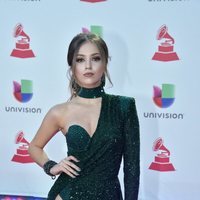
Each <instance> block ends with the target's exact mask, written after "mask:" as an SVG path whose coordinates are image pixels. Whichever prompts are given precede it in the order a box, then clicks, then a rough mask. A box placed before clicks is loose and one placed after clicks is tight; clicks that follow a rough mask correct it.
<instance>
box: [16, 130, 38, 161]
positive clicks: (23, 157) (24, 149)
mask: <svg viewBox="0 0 200 200" xmlns="http://www.w3.org/2000/svg"><path fill="white" fill-rule="evenodd" d="M15 144H18V145H19V146H18V148H17V150H16V153H15V155H14V156H13V158H12V161H13V162H18V163H33V162H34V161H33V160H32V159H31V157H30V155H29V153H28V146H29V142H28V141H27V140H26V139H25V138H24V133H23V132H22V131H20V132H19V133H18V134H17V136H16V140H15Z"/></svg>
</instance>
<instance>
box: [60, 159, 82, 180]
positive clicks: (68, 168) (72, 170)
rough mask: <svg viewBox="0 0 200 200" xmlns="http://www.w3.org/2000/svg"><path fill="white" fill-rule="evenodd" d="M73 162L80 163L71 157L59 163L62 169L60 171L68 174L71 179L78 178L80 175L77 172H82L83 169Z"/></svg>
mask: <svg viewBox="0 0 200 200" xmlns="http://www.w3.org/2000/svg"><path fill="white" fill-rule="evenodd" d="M71 161H75V162H79V160H77V159H76V158H75V157H74V156H69V157H67V158H65V159H63V160H62V161H61V162H60V163H59V166H60V167H61V169H60V170H61V171H62V172H64V173H66V174H68V175H69V176H70V177H72V178H76V176H78V175H79V174H78V173H77V171H79V172H80V171H81V169H80V168H79V167H78V166H77V165H75V164H74V163H73V162H71Z"/></svg>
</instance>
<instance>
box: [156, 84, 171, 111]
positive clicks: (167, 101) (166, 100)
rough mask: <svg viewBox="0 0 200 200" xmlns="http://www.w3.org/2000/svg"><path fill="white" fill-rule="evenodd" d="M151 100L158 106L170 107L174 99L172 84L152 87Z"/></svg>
mask: <svg viewBox="0 0 200 200" xmlns="http://www.w3.org/2000/svg"><path fill="white" fill-rule="evenodd" d="M153 90H154V96H153V101H154V103H155V104H156V105H157V106H158V107H159V108H168V107H170V106H171V105H172V104H173V103H174V100H175V86H174V85H173V84H162V88H159V87H158V86H154V87H153Z"/></svg>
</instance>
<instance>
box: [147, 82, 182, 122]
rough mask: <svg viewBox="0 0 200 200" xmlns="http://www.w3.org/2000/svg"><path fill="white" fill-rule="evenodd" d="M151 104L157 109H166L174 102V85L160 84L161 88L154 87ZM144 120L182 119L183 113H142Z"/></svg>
mask: <svg viewBox="0 0 200 200" xmlns="http://www.w3.org/2000/svg"><path fill="white" fill-rule="evenodd" d="M153 89H154V95H153V102H154V104H155V105H156V106H158V107H159V108H168V107H170V106H171V105H172V104H173V103H174V101H175V85H173V84H166V83H165V84H162V88H160V87H158V86H154V87H153ZM144 118H148V119H152V118H154V119H183V118H184V114H183V113H176V112H175V113H171V112H170V113H169V112H161V113H160V112H144Z"/></svg>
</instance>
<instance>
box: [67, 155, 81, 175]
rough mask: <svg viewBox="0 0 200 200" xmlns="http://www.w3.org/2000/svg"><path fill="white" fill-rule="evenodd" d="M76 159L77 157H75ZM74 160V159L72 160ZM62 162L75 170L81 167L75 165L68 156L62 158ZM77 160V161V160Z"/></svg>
mask: <svg viewBox="0 0 200 200" xmlns="http://www.w3.org/2000/svg"><path fill="white" fill-rule="evenodd" d="M76 160H77V159H76ZM74 161H75V160H74ZM63 162H64V163H65V164H66V165H69V166H70V167H72V168H74V169H75V170H76V171H79V172H80V171H81V169H80V168H79V167H78V166H77V165H75V164H74V163H73V162H70V158H68V157H67V158H66V159H64V160H63ZM75 162H77V161H75ZM78 162H79V161H78Z"/></svg>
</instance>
